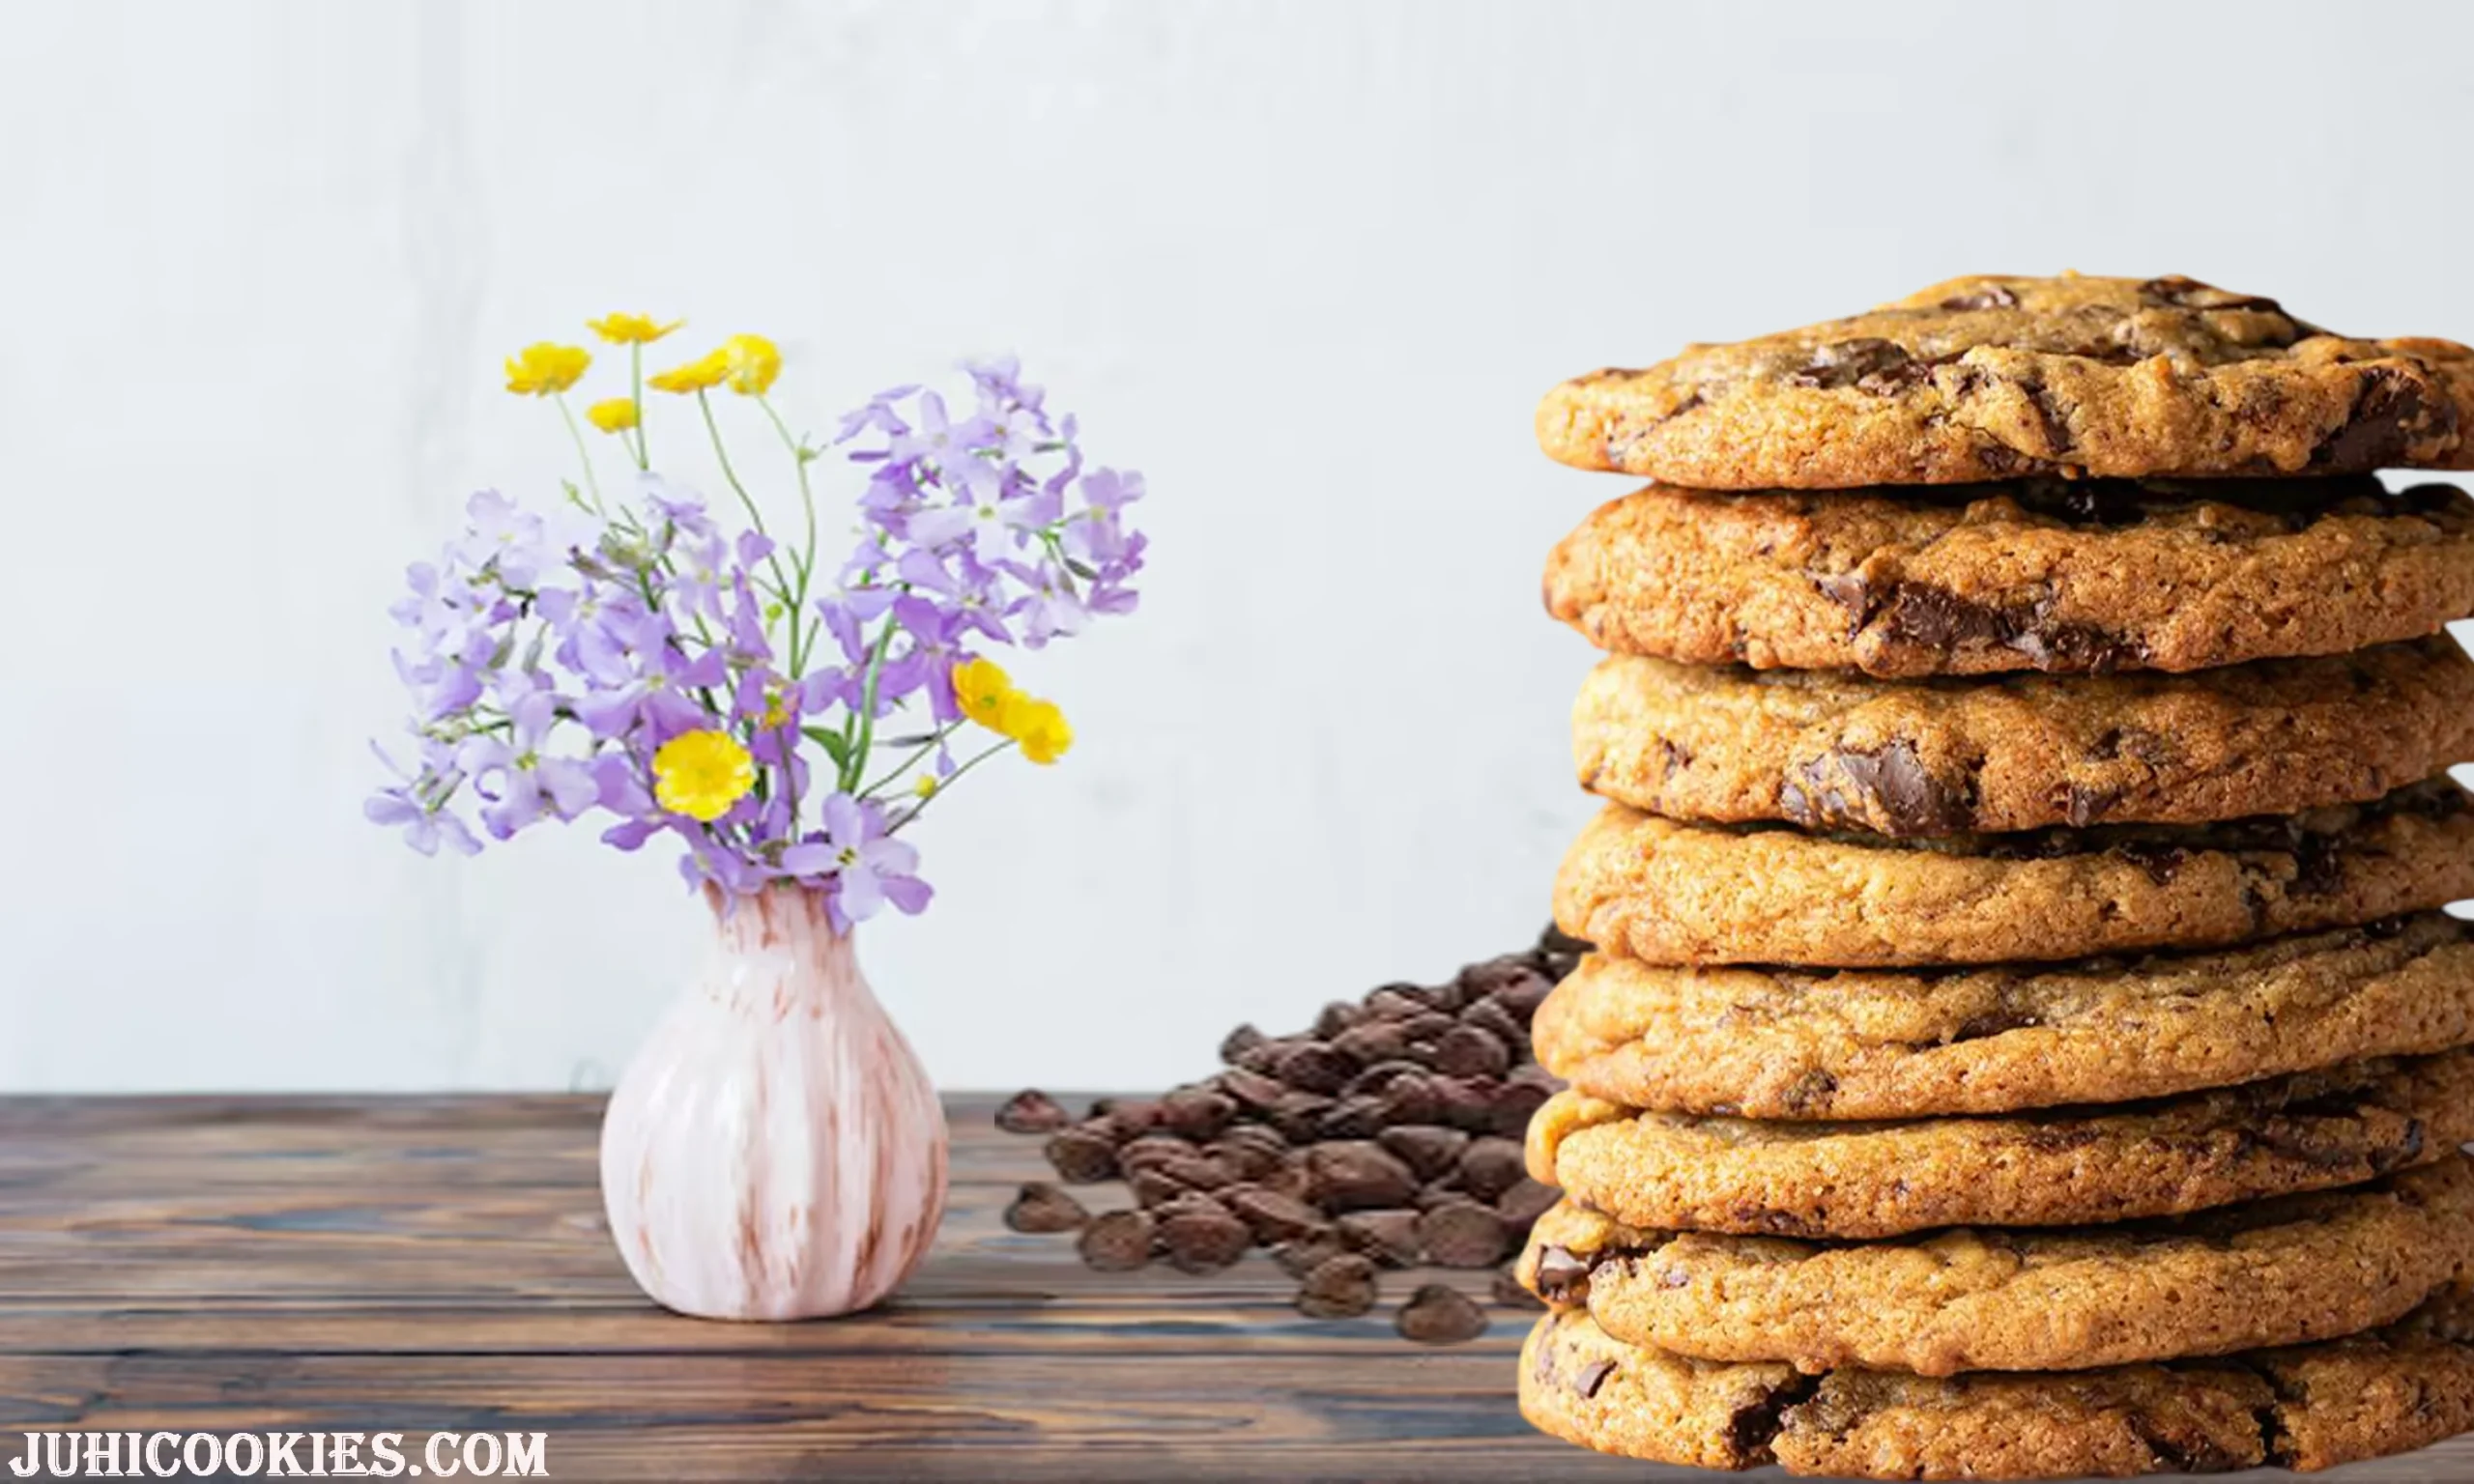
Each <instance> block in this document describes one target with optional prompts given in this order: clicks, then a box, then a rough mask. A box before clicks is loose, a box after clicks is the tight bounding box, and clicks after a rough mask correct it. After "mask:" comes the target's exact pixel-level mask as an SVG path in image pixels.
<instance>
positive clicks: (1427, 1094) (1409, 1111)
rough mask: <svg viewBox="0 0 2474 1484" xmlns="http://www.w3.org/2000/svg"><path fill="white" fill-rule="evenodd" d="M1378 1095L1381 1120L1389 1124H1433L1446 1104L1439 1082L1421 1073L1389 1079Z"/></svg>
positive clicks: (1441, 1113) (1441, 1115)
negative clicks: (1380, 1104) (1381, 1112)
mask: <svg viewBox="0 0 2474 1484" xmlns="http://www.w3.org/2000/svg"><path fill="white" fill-rule="evenodd" d="M1379 1096H1380V1097H1381V1099H1382V1101H1383V1122H1384V1123H1385V1124H1387V1125H1393V1126H1397V1125H1401V1124H1430V1123H1434V1122H1435V1121H1437V1120H1438V1119H1440V1118H1442V1117H1443V1115H1444V1112H1445V1110H1446V1109H1447V1107H1448V1106H1449V1104H1448V1103H1447V1101H1446V1100H1445V1097H1444V1094H1443V1092H1442V1090H1441V1088H1440V1085H1439V1084H1438V1083H1437V1082H1436V1081H1435V1079H1434V1078H1433V1077H1430V1076H1427V1075H1426V1074H1424V1072H1414V1073H1411V1074H1409V1075H1406V1076H1399V1077H1395V1078H1393V1079H1392V1081H1391V1082H1389V1083H1387V1084H1386V1085H1385V1086H1384V1089H1383V1091H1382V1093H1381V1094H1380V1095H1379Z"/></svg>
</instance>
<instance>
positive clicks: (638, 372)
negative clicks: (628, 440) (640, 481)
mask: <svg viewBox="0 0 2474 1484" xmlns="http://www.w3.org/2000/svg"><path fill="white" fill-rule="evenodd" d="M627 385H628V386H629V388H630V390H631V394H632V395H633V396H634V397H635V399H636V467H637V468H638V469H642V470H649V469H651V468H652V467H653V454H652V448H651V445H649V444H647V442H645V343H644V342H643V341H641V340H631V341H629V342H628V343H627Z"/></svg>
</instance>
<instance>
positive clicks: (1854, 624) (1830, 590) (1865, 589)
mask: <svg viewBox="0 0 2474 1484" xmlns="http://www.w3.org/2000/svg"><path fill="white" fill-rule="evenodd" d="M1805 575H1806V576H1807V577H1809V578H1810V579H1811V580H1812V585H1813V589H1814V590H1815V591H1817V592H1819V593H1820V594H1821V595H1822V596H1823V597H1825V598H1827V599H1829V601H1831V602H1832V603H1835V604H1837V605H1838V606H1839V607H1841V608H1843V609H1845V610H1847V633H1848V636H1849V637H1850V638H1853V637H1855V636H1856V634H1857V633H1859V632H1861V631H1862V629H1863V627H1864V625H1865V624H1867V623H1869V622H1871V621H1872V617H1873V596H1872V589H1871V587H1870V586H1868V585H1866V583H1865V582H1864V574H1863V573H1861V572H1811V573H1807V574H1805Z"/></svg>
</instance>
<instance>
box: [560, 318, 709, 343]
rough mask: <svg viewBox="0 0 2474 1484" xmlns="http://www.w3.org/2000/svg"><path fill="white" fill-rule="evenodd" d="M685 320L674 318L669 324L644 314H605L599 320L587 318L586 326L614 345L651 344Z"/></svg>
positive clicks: (682, 323)
mask: <svg viewBox="0 0 2474 1484" xmlns="http://www.w3.org/2000/svg"><path fill="white" fill-rule="evenodd" d="M686 323H687V322H686V321H685V320H673V321H671V322H670V323H669V324H667V325H663V324H660V323H658V322H657V321H655V320H654V319H653V318H652V317H651V316H650V315H644V314H605V315H603V316H602V317H601V318H599V319H597V320H587V321H585V322H584V328H587V329H589V330H591V331H592V332H593V333H594V334H596V335H599V336H600V337H601V338H602V339H604V340H607V341H609V342H610V343H611V344H612V345H650V344H652V343H653V342H654V341H656V340H658V339H660V338H661V337H662V336H664V335H666V334H669V333H670V332H671V331H672V330H674V329H676V328H678V327H679V326H681V325H684V324H686Z"/></svg>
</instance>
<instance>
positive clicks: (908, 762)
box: [859, 722, 962, 799]
mask: <svg viewBox="0 0 2474 1484" xmlns="http://www.w3.org/2000/svg"><path fill="white" fill-rule="evenodd" d="M961 726H962V723H960V722H947V723H946V724H945V725H944V726H942V727H939V728H936V730H935V732H934V733H933V734H932V735H931V736H930V737H929V738H928V740H927V741H925V742H922V743H920V744H919V747H918V750H917V751H915V752H913V753H912V754H911V755H910V756H907V757H905V758H904V759H902V761H900V762H898V763H896V764H894V767H893V771H892V772H890V773H887V774H886V775H885V776H884V777H882V778H879V779H877V781H876V782H875V783H873V784H870V785H868V786H867V787H865V788H862V789H860V790H859V797H861V798H863V799H872V798H875V797H876V795H877V789H879V788H882V787H884V786H885V785H888V784H891V783H893V782H894V781H895V780H897V779H899V778H901V777H902V775H904V774H905V773H907V772H909V771H910V770H911V769H912V768H915V767H917V766H919V759H920V758H922V757H925V756H928V755H929V754H930V753H933V752H935V750H936V748H937V747H938V745H939V744H941V743H942V742H943V741H944V740H945V739H946V738H947V737H950V736H952V735H953V734H954V732H955V730H956V729H957V728H960V727H961Z"/></svg>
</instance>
